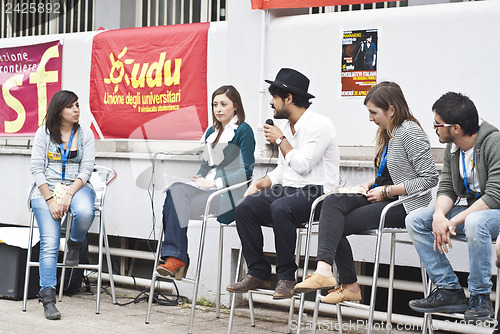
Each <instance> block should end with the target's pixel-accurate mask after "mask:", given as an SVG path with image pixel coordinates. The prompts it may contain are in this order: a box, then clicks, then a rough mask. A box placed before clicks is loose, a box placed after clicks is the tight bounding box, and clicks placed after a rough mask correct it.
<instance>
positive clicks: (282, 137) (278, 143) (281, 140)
mask: <svg viewBox="0 0 500 334" xmlns="http://www.w3.org/2000/svg"><path fill="white" fill-rule="evenodd" d="M285 138H286V137H285V136H281V137H279V138H278V139H276V145H278V146H280V144H281V143H282V142H283V139H285Z"/></svg>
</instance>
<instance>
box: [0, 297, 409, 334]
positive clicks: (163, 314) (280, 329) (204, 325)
mask: <svg viewBox="0 0 500 334" xmlns="http://www.w3.org/2000/svg"><path fill="white" fill-rule="evenodd" d="M117 294H118V295H119V296H121V297H122V298H120V299H119V302H120V303H125V302H127V301H130V300H131V297H132V296H134V297H135V296H136V295H137V294H138V292H137V291H136V290H131V289H124V288H118V289H117ZM95 305H96V304H95V295H94V294H90V293H84V292H82V293H79V294H77V295H74V296H72V297H68V296H64V297H63V301H62V302H60V303H57V307H58V309H59V311H60V312H61V314H62V319H61V320H57V321H49V320H45V318H44V316H43V307H42V305H41V303H38V299H30V300H29V301H28V305H27V310H26V312H22V301H12V300H6V299H0V319H1V320H0V333H51V334H58V333H72V334H77V333H86V334H90V333H92V334H94V333H187V328H188V326H187V324H188V322H189V314H190V307H189V305H184V306H161V305H157V304H154V305H153V307H152V312H151V317H150V323H149V324H145V314H146V308H147V302H146V301H145V300H143V301H141V302H139V303H132V304H129V305H126V306H117V305H113V304H112V301H111V297H109V296H108V295H104V294H103V295H102V299H101V312H100V314H96V313H95ZM256 306H257V305H256ZM287 318H288V312H287V310H286V309H279V308H278V309H272V308H270V306H268V305H266V306H263V305H261V306H260V307H257V310H256V320H257V321H256V326H255V327H251V325H250V319H249V313H248V308H247V307H245V306H244V305H243V306H242V307H240V308H238V309H237V317H235V320H234V326H233V331H232V333H245V334H255V333H286V332H287V322H288V321H287ZM228 320H229V311H228V310H223V313H222V314H221V317H220V319H216V318H215V310H214V309H213V308H211V307H204V306H200V307H199V308H198V309H197V311H196V316H195V324H194V328H193V333H226V332H227V325H228ZM310 321H311V318H310V317H308V318H307V319H306V321H305V325H306V328H305V330H304V331H303V333H310ZM344 321H345V322H346V321H349V319H344ZM352 322H353V323H356V321H355V320H352ZM308 324H309V325H308ZM320 324H321V326H320V328H319V329H318V330H317V331H316V332H317V333H332V332H336V330H335V326H336V321H335V319H334V318H320ZM365 332H366V331H365V330H364V328H362V327H359V326H358V328H356V326H354V327H351V328H349V329H348V330H346V331H345V333H349V334H354V333H365ZM377 332H378V333H384V334H385V333H386V331H385V330H381V331H377ZM293 333H295V330H294V331H293ZM392 333H409V332H403V331H394V330H393V331H392Z"/></svg>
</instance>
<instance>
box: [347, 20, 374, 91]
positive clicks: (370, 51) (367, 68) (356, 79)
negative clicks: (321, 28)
mask: <svg viewBox="0 0 500 334" xmlns="http://www.w3.org/2000/svg"><path fill="white" fill-rule="evenodd" d="M377 58H378V35H377V29H368V30H352V31H344V33H343V38H342V70H341V82H342V91H341V96H365V95H366V94H367V93H368V91H369V90H370V88H372V87H373V86H375V85H376V84H377V61H378V59H377Z"/></svg>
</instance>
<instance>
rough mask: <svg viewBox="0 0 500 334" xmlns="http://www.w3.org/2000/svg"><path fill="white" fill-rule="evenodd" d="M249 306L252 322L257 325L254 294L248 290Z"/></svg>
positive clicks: (253, 325)
mask: <svg viewBox="0 0 500 334" xmlns="http://www.w3.org/2000/svg"><path fill="white" fill-rule="evenodd" d="M248 308H249V309H250V323H251V324H252V327H255V313H254V310H253V294H252V291H248Z"/></svg>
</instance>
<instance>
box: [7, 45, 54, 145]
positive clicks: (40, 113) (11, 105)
mask: <svg viewBox="0 0 500 334" xmlns="http://www.w3.org/2000/svg"><path fill="white" fill-rule="evenodd" d="M61 66H62V41H54V42H49V43H43V44H34V45H26V46H18V47H12V48H1V49H0V86H1V88H2V94H1V95H0V136H33V135H34V134H35V132H36V130H37V129H38V126H39V125H40V124H42V122H43V121H44V119H45V115H46V113H47V104H48V100H50V98H51V97H52V95H54V93H55V92H57V91H59V90H60V89H61Z"/></svg>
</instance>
